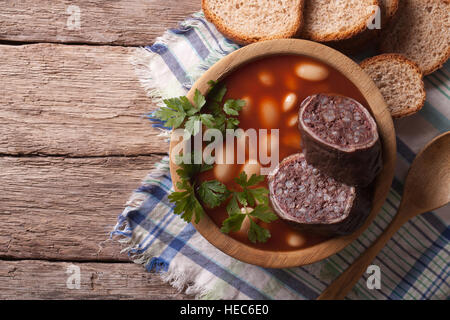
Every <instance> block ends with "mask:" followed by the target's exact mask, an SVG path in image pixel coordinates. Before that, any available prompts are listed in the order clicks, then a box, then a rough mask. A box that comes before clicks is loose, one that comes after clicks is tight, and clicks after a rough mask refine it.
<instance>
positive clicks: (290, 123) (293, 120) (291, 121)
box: [287, 114, 298, 127]
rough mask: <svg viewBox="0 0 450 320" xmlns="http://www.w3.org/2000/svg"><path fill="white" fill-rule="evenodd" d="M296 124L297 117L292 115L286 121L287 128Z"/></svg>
mask: <svg viewBox="0 0 450 320" xmlns="http://www.w3.org/2000/svg"><path fill="white" fill-rule="evenodd" d="M297 123H298V115H296V114H293V115H291V116H290V117H289V118H288V120H287V126H288V127H294V126H295V125H296V124H297Z"/></svg>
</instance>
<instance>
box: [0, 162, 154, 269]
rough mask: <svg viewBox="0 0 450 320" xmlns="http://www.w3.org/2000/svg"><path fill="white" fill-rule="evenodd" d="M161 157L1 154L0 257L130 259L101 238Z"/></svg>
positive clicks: (117, 245)
mask: <svg viewBox="0 0 450 320" xmlns="http://www.w3.org/2000/svg"><path fill="white" fill-rule="evenodd" d="M160 158H161V157H158V156H150V157H147V156H144V157H128V158H124V157H111V158H108V157H106V158H63V157H17V158H16V157H0V168H1V170H0V181H1V182H2V183H1V186H0V218H1V220H2V223H0V258H13V259H23V258H26V259H46V260H73V261H77V260H78V261H79V260H81V261H93V260H95V261H111V260H114V261H129V259H128V256H127V255H126V254H124V253H123V254H121V253H120V250H121V247H120V245H119V244H118V243H117V242H116V241H106V240H107V239H108V237H109V232H110V231H111V230H112V228H113V227H114V225H115V223H116V218H117V216H118V214H119V213H120V212H121V211H122V210H123V208H124V206H125V203H126V201H127V200H128V198H129V196H130V194H131V192H132V190H134V189H135V188H137V187H138V186H139V185H140V182H141V181H142V179H143V178H144V177H145V176H146V174H147V173H148V172H149V171H150V170H151V169H152V168H153V166H154V163H155V162H156V161H159V160H160Z"/></svg>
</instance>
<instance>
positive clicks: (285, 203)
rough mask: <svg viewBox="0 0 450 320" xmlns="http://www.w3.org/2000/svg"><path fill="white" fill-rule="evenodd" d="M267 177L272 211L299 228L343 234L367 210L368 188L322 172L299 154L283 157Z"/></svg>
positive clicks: (360, 221) (362, 218) (356, 225)
mask: <svg viewBox="0 0 450 320" xmlns="http://www.w3.org/2000/svg"><path fill="white" fill-rule="evenodd" d="M268 179H269V191H270V201H271V203H272V206H273V208H274V210H275V212H276V213H277V215H278V216H279V217H280V218H281V219H283V220H285V221H287V222H288V223H289V224H291V225H292V226H293V227H296V228H297V229H300V230H304V231H308V232H311V233H316V234H321V235H330V236H331V235H346V234H349V233H352V232H353V231H355V230H356V229H358V228H359V227H360V226H361V225H362V224H363V223H364V221H365V220H366V218H367V216H368V214H369V212H370V208H371V192H370V191H369V189H367V188H359V187H354V186H348V185H346V184H343V183H341V182H338V181H336V180H334V179H333V178H330V177H328V176H326V175H324V174H322V173H321V172H320V171H319V170H318V169H317V168H314V167H313V166H311V165H309V164H308V163H307V162H306V159H305V156H304V155H303V154H302V153H298V154H294V155H291V156H289V157H287V158H285V159H284V160H283V161H282V162H281V163H280V164H279V165H278V166H277V167H276V168H275V169H274V170H273V172H271V174H270V175H269V177H268Z"/></svg>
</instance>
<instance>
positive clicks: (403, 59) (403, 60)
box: [359, 53, 426, 119]
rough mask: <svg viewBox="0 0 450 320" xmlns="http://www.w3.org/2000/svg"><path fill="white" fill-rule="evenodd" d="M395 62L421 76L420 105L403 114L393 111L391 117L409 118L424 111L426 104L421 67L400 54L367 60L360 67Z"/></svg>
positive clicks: (404, 111) (403, 111)
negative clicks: (406, 66) (404, 64)
mask: <svg viewBox="0 0 450 320" xmlns="http://www.w3.org/2000/svg"><path fill="white" fill-rule="evenodd" d="M393 60H396V61H399V62H401V63H406V64H408V65H409V66H410V67H411V68H412V69H413V71H414V72H415V73H416V74H417V75H418V76H419V78H420V80H421V83H420V87H421V90H420V93H421V100H420V101H419V103H417V105H415V106H414V107H412V108H408V109H406V110H402V111H401V112H392V111H391V116H392V117H393V118H396V119H399V118H403V117H406V116H409V115H412V114H414V113H416V112H418V111H419V110H420V109H422V107H423V106H424V104H425V99H426V91H425V85H424V83H423V73H422V71H421V70H420V68H419V66H418V65H417V64H416V63H415V62H414V61H411V60H410V59H408V58H407V57H405V56H404V55H402V54H399V53H384V54H380V55H378V56H374V57H370V58H367V59H365V60H364V61H362V62H361V63H360V64H359V65H360V66H361V68H362V69H363V70H364V68H365V67H367V66H369V65H371V64H374V63H379V62H384V61H393ZM369 76H370V75H369Z"/></svg>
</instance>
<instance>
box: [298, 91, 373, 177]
mask: <svg viewBox="0 0 450 320" xmlns="http://www.w3.org/2000/svg"><path fill="white" fill-rule="evenodd" d="M298 126H299V129H300V132H301V134H302V144H303V152H304V153H305V157H306V161H307V162H308V163H309V164H311V165H313V166H314V167H316V168H318V169H319V170H320V171H321V172H323V173H325V174H326V175H329V176H330V177H333V178H334V179H336V180H338V181H340V182H343V183H345V184H348V185H360V186H367V185H368V184H370V183H371V182H372V181H373V180H374V179H375V177H376V175H377V174H378V173H379V172H380V170H381V166H382V159H381V143H380V139H379V136H378V131H377V124H376V122H375V120H374V119H373V118H372V116H371V114H370V113H369V111H368V110H367V109H366V108H364V106H363V105H361V104H360V103H359V102H357V101H356V100H354V99H351V98H348V97H344V96H339V95H327V94H317V95H313V96H309V97H308V98H306V99H305V100H304V101H303V102H302V104H301V106H300V111H299V125H298Z"/></svg>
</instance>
